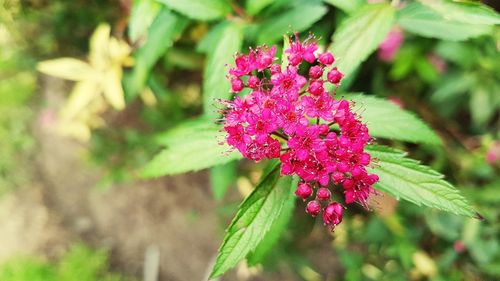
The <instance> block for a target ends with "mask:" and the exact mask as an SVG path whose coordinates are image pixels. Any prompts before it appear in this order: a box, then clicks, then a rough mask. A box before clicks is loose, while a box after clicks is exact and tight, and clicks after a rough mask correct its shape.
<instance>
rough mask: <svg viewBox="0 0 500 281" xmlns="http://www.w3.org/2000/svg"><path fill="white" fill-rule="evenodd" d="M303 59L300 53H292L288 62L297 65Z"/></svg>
mask: <svg viewBox="0 0 500 281" xmlns="http://www.w3.org/2000/svg"><path fill="white" fill-rule="evenodd" d="M301 61H302V57H301V56H300V55H298V54H291V55H289V56H288V62H289V63H290V64H291V65H293V66H297V65H298V64H299V63H300V62H301Z"/></svg>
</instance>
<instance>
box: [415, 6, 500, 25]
mask: <svg viewBox="0 0 500 281" xmlns="http://www.w3.org/2000/svg"><path fill="white" fill-rule="evenodd" d="M419 1H420V2H421V3H422V4H424V5H425V6H427V7H429V8H431V9H433V10H434V11H436V12H437V13H438V14H440V15H441V16H443V18H445V19H448V20H453V21H457V22H462V23H468V24H487V25H494V24H500V15H499V14H498V13H497V12H495V10H493V9H491V8H490V7H488V6H486V5H483V4H482V3H479V2H477V3H471V2H469V3H463V2H462V3H460V2H456V1H455V2H451V1H445V0H419Z"/></svg>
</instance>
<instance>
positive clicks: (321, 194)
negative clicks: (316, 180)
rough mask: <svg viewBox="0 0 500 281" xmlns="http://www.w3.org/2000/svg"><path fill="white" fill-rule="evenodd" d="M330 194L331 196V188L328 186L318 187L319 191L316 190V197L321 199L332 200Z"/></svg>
mask: <svg viewBox="0 0 500 281" xmlns="http://www.w3.org/2000/svg"><path fill="white" fill-rule="evenodd" d="M330 196H331V193H330V190H329V189H328V188H326V187H321V188H319V189H318V191H316V197H317V198H318V199H319V200H323V201H326V200H330Z"/></svg>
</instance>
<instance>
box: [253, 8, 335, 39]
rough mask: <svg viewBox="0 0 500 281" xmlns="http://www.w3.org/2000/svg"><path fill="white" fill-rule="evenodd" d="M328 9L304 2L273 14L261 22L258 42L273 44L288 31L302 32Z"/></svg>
mask: <svg viewBox="0 0 500 281" xmlns="http://www.w3.org/2000/svg"><path fill="white" fill-rule="evenodd" d="M327 11H328V9H327V8H326V7H325V6H324V5H320V4H310V3H309V4H302V5H297V6H294V7H293V8H292V9H291V10H288V11H286V12H284V13H282V14H279V15H276V16H271V17H269V19H268V20H265V21H264V22H262V23H261V24H260V27H259V30H258V37H257V42H258V43H259V44H272V43H274V42H276V41H278V40H280V39H281V38H282V36H283V34H285V33H287V32H302V31H304V30H306V29H308V28H309V27H310V26H311V25H313V23H315V22H317V21H318V20H320V19H321V18H322V17H323V16H324V15H325V14H326V12H327Z"/></svg>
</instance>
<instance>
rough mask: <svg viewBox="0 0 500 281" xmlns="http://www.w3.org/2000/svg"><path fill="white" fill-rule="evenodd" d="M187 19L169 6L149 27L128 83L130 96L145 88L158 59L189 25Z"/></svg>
mask: <svg viewBox="0 0 500 281" xmlns="http://www.w3.org/2000/svg"><path fill="white" fill-rule="evenodd" d="M187 23H188V21H187V19H185V18H183V17H180V16H178V15H176V14H174V13H172V12H171V11H169V10H168V9H167V8H162V9H161V10H160V12H158V15H157V16H156V17H155V19H154V20H153V22H152V23H151V25H150V26H149V28H148V35H147V39H146V42H145V43H144V45H142V47H141V48H139V50H138V51H137V54H136V64H135V66H134V69H133V71H132V73H131V77H130V78H129V79H128V84H127V85H126V86H127V87H126V89H127V92H128V94H129V98H130V97H135V96H136V95H137V94H138V93H139V92H140V91H142V90H143V89H144V86H145V85H146V81H147V79H148V76H149V73H150V71H151V69H153V66H154V65H155V64H156V62H157V61H158V59H160V58H161V56H163V54H165V52H166V51H167V49H168V48H169V47H171V46H172V44H173V42H174V41H175V40H176V39H177V37H179V36H180V35H181V34H182V32H183V31H184V29H185V28H186V26H187Z"/></svg>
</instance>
